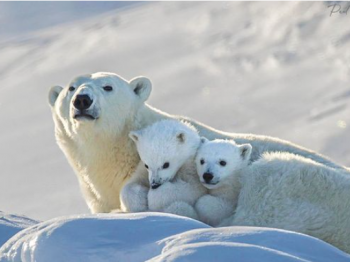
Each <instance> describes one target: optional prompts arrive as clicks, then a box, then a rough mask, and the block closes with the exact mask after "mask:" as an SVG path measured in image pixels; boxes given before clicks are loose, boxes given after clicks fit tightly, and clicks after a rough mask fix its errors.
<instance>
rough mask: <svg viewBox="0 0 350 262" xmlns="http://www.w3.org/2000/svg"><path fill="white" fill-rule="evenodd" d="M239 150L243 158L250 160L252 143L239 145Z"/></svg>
mask: <svg viewBox="0 0 350 262" xmlns="http://www.w3.org/2000/svg"><path fill="white" fill-rule="evenodd" d="M238 147H239V152H240V154H241V157H242V158H243V160H249V159H250V155H251V153H252V146H251V145H250V144H243V145H239V146H238Z"/></svg>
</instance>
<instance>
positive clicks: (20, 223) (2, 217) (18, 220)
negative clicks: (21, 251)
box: [0, 211, 38, 246]
mask: <svg viewBox="0 0 350 262" xmlns="http://www.w3.org/2000/svg"><path fill="white" fill-rule="evenodd" d="M37 223H38V221H35V220H33V219H30V218H27V217H23V216H17V215H9V214H5V213H4V212H1V211H0V246H2V245H3V244H4V243H5V242H6V241H7V240H9V239H10V238H11V237H12V236H13V235H15V234H17V233H18V232H19V231H21V230H23V229H25V228H27V227H30V226H32V225H35V224H37Z"/></svg>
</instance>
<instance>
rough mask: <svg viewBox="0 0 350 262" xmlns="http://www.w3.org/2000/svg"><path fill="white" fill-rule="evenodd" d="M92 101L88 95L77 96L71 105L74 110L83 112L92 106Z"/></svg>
mask: <svg viewBox="0 0 350 262" xmlns="http://www.w3.org/2000/svg"><path fill="white" fill-rule="evenodd" d="M92 102H93V101H92V99H91V98H90V97H89V96H88V95H77V96H76V97H75V99H74V102H73V105H74V107H75V108H76V109H78V110H80V111H83V110H86V109H88V108H89V107H90V106H91V104H92Z"/></svg>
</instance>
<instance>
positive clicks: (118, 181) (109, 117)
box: [48, 72, 344, 213]
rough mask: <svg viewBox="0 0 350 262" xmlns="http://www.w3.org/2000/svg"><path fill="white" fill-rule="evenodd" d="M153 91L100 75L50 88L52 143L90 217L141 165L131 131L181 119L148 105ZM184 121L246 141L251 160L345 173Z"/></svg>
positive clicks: (207, 132)
mask: <svg viewBox="0 0 350 262" xmlns="http://www.w3.org/2000/svg"><path fill="white" fill-rule="evenodd" d="M151 90H152V84H151V81H150V80H149V79H148V78H146V77H136V78H134V79H131V80H130V81H127V80H125V79H124V78H122V77H120V76H118V75H117V74H114V73H103V72H100V73H94V74H90V75H83V76H79V77H77V78H75V79H73V80H72V81H71V82H70V83H69V84H68V85H67V86H66V87H64V88H62V87H61V86H54V87H52V88H51V89H50V92H49V96H48V98H49V104H50V106H51V111H52V115H53V120H54V123H55V136H56V141H57V143H58V145H59V147H60V148H61V150H62V151H63V152H64V154H65V156H66V158H67V159H68V161H69V163H70V165H71V166H72V167H73V169H74V170H75V173H76V174H77V177H78V180H79V184H80V187H81V190H82V193H83V196H84V198H85V201H86V202H87V205H88V206H89V208H90V210H91V212H92V213H97V212H110V211H111V210H114V209H119V208H120V200H119V194H120V190H121V188H122V187H123V185H124V184H125V182H126V181H128V180H129V179H130V177H131V174H132V173H133V172H134V171H135V169H136V167H137V165H138V163H139V161H140V158H139V156H138V153H137V150H136V146H135V144H134V143H133V141H132V140H131V139H130V138H129V136H128V135H129V132H130V131H132V130H138V129H142V128H145V127H147V126H149V125H151V124H153V123H154V122H157V121H159V120H161V119H185V118H183V117H179V116H172V115H169V114H166V113H164V112H162V111H160V110H157V109H155V108H153V107H151V106H150V105H148V104H147V103H146V101H147V99H148V97H149V96H150V94H151ZM233 106H234V105H233ZM187 121H188V122H190V123H191V124H192V125H193V126H194V127H195V128H196V129H197V130H198V131H199V134H200V135H201V136H204V137H206V138H208V139H210V140H212V139H215V138H229V139H234V140H236V142H237V143H239V144H243V143H250V144H251V145H252V146H253V151H252V160H255V159H257V158H258V157H259V156H260V155H261V154H262V153H263V152H270V151H286V152H292V153H295V154H298V155H301V156H304V157H307V158H310V159H313V160H315V161H317V162H319V163H324V164H326V165H328V166H330V167H334V168H339V169H344V167H342V166H339V165H337V164H335V163H333V162H332V161H331V160H329V159H327V158H326V157H324V156H321V155H319V154H317V153H315V152H312V151H310V150H308V149H305V148H302V147H299V146H297V145H294V144H292V143H290V142H287V141H283V140H280V139H277V138H272V137H266V136H257V135H251V134H230V133H225V132H220V131H218V130H215V129H213V128H210V127H208V126H205V125H203V124H201V123H198V122H196V121H194V120H190V119H187ZM226 121H230V120H229V119H227V120H226Z"/></svg>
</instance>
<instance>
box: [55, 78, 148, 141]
mask: <svg viewBox="0 0 350 262" xmlns="http://www.w3.org/2000/svg"><path fill="white" fill-rule="evenodd" d="M151 89H152V84H151V81H150V80H149V79H148V78H145V77H136V78H134V79H132V80H131V81H127V80H125V79H123V78H122V77H120V76H118V75H116V74H113V73H95V74H91V75H84V76H79V77H77V78H75V79H74V80H73V81H71V82H70V83H69V84H68V85H67V86H66V87H65V88H63V87H60V86H54V87H52V88H51V90H50V92H49V103H50V106H51V108H52V112H53V117H54V121H55V124H56V131H58V134H60V133H64V134H65V135H67V136H68V137H69V138H71V139H73V140H76V139H81V138H83V137H85V139H92V138H93V137H92V136H91V132H93V133H94V134H100V135H109V134H120V133H121V132H123V130H124V129H125V126H126V125H127V124H128V123H129V122H132V121H133V119H134V117H135V114H136V112H137V111H138V109H139V108H140V106H142V105H143V104H144V102H145V101H146V100H147V99H148V97H149V95H150V93H151ZM57 129H58V130H57ZM56 134H57V132H56Z"/></svg>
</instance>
